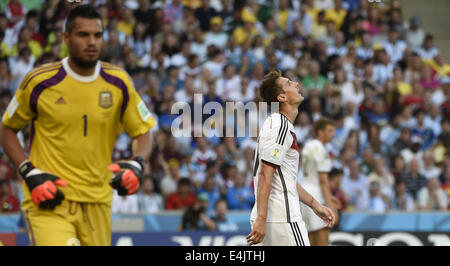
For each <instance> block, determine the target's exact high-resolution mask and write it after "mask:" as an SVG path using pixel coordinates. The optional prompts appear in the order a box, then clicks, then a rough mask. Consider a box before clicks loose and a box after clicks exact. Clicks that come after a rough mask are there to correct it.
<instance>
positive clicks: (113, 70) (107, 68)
mask: <svg viewBox="0 0 450 266" xmlns="http://www.w3.org/2000/svg"><path fill="white" fill-rule="evenodd" d="M100 66H101V68H102V70H103V71H104V72H106V73H107V74H109V75H113V76H116V77H119V78H123V77H126V78H128V77H129V75H128V73H127V71H126V70H125V69H123V68H121V67H120V66H117V65H114V64H111V63H108V62H104V61H100Z"/></svg>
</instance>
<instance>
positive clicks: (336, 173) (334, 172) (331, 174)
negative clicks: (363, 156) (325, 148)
mask: <svg viewBox="0 0 450 266" xmlns="http://www.w3.org/2000/svg"><path fill="white" fill-rule="evenodd" d="M343 174H344V171H342V169H339V168H335V167H333V168H332V169H331V171H330V172H329V173H328V178H329V179H333V178H335V177H338V176H342V175H343Z"/></svg>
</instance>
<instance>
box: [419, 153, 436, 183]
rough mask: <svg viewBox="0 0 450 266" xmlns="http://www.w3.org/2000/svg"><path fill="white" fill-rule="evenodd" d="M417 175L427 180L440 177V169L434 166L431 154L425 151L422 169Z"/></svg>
mask: <svg viewBox="0 0 450 266" xmlns="http://www.w3.org/2000/svg"><path fill="white" fill-rule="evenodd" d="M419 173H420V174H421V175H423V176H424V177H426V178H427V179H428V180H429V179H431V178H434V177H439V176H440V175H441V169H440V168H439V167H437V166H436V163H435V161H434V156H433V152H432V151H431V150H427V151H425V152H424V154H423V167H422V168H420V170H419Z"/></svg>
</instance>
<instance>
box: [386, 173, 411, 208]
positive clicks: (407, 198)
mask: <svg viewBox="0 0 450 266" xmlns="http://www.w3.org/2000/svg"><path fill="white" fill-rule="evenodd" d="M394 190H395V193H394V196H393V197H392V199H391V202H390V206H389V207H390V210H393V211H408V212H410V211H414V209H415V202H414V198H413V197H412V196H411V195H410V194H409V193H408V192H407V191H406V182H405V180H403V179H398V180H396V182H395V186H394Z"/></svg>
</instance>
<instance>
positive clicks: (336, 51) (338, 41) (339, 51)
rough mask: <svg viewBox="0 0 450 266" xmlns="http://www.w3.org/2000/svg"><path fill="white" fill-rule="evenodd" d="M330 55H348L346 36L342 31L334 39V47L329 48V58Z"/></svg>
mask: <svg viewBox="0 0 450 266" xmlns="http://www.w3.org/2000/svg"><path fill="white" fill-rule="evenodd" d="M330 55H339V56H345V55H347V46H346V45H345V36H344V33H343V32H342V31H338V32H336V36H335V37H334V45H331V46H329V47H328V48H327V56H330Z"/></svg>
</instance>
